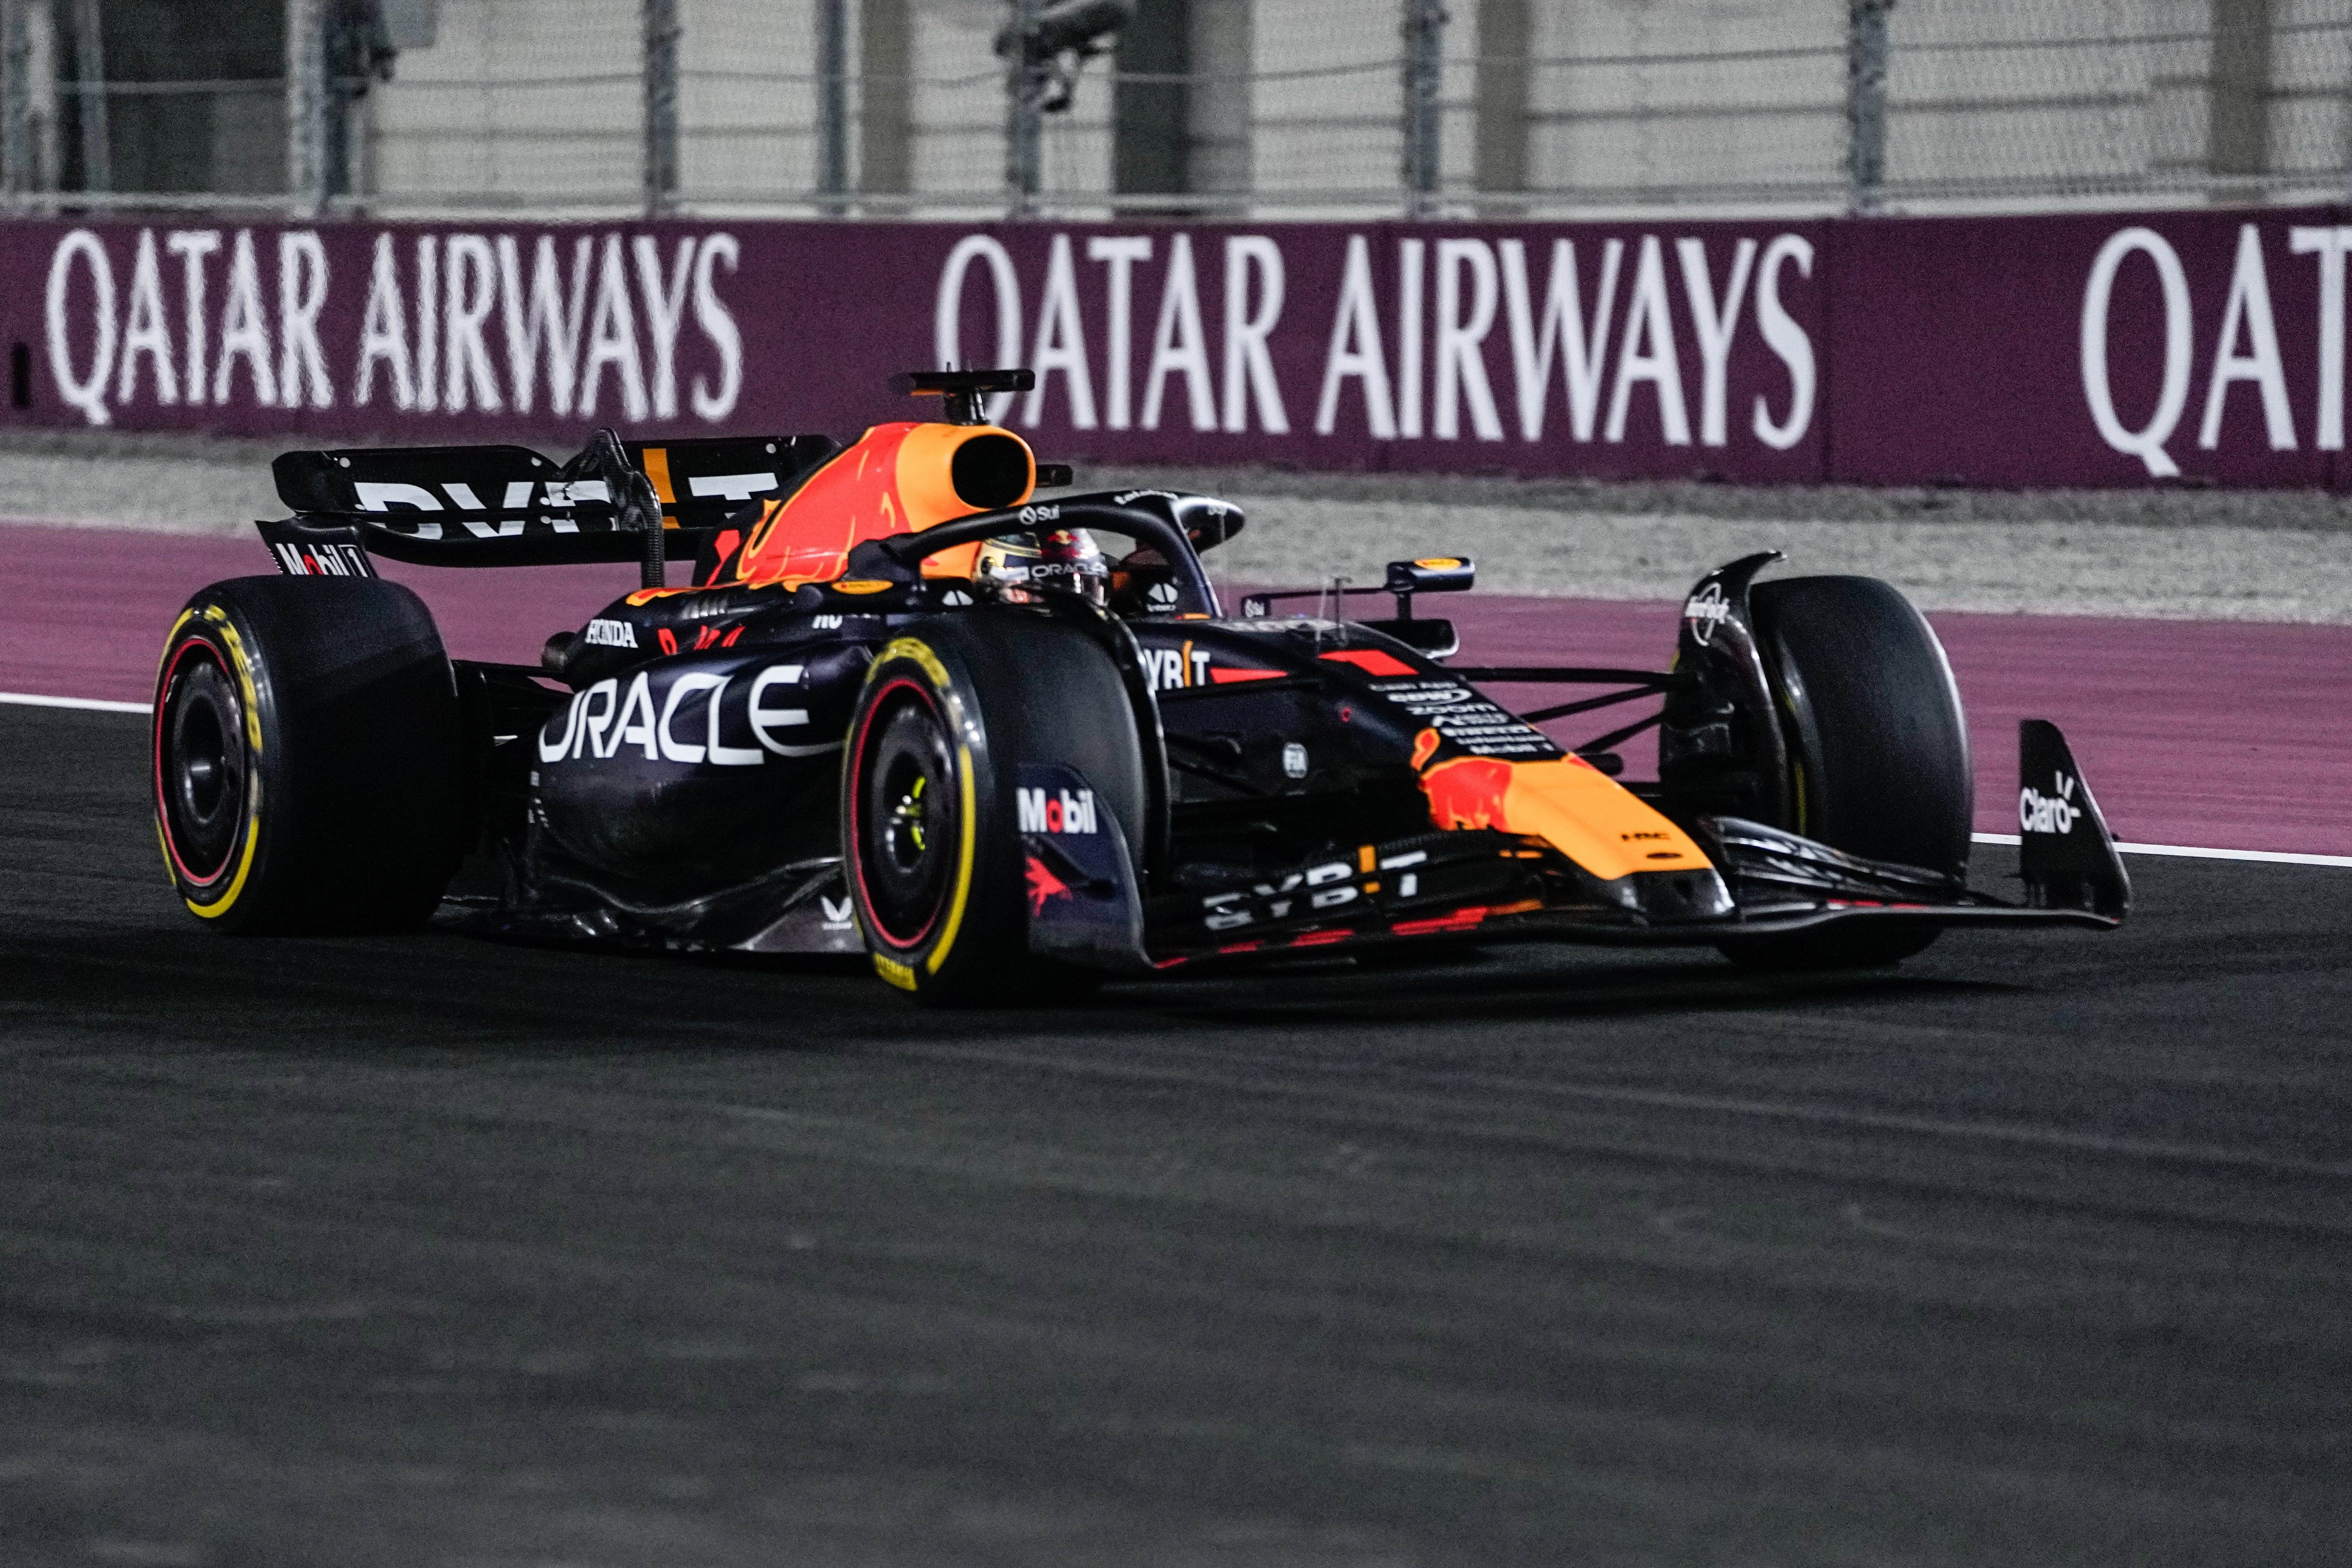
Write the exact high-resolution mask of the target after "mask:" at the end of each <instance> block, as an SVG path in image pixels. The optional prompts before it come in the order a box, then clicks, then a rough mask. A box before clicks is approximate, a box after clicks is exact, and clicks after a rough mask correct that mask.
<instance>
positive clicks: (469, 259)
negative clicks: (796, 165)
mask: <svg viewBox="0 0 2352 1568" xmlns="http://www.w3.org/2000/svg"><path fill="white" fill-rule="evenodd" d="M740 255H741V247H740V246H739V245H738V244H737V242H736V239H735V237H734V236H733V235H731V234H726V233H709V234H693V235H678V236H677V237H675V238H674V239H673V238H672V237H670V236H667V235H665V236H662V237H656V236H653V235H644V234H640V235H634V236H630V237H626V238H624V237H623V235H622V234H621V233H620V232H618V231H614V230H608V231H605V232H604V233H601V234H599V233H593V232H591V233H564V234H562V236H561V237H558V236H557V235H555V234H551V233H544V232H541V233H531V232H523V233H515V232H511V231H498V232H489V233H476V234H467V233H458V234H439V233H434V234H411V233H395V232H394V231H390V230H380V231H377V232H375V233H374V234H373V236H371V235H370V233H369V231H368V230H367V229H365V228H363V227H358V226H353V227H352V228H348V229H341V228H338V229H334V230H330V231H323V232H322V231H320V230H318V229H252V228H240V229H236V230H234V231H231V230H227V229H221V228H165V229H160V230H159V229H155V228H142V229H139V230H138V231H136V234H135V235H134V234H133V233H132V231H131V230H130V229H128V228H112V227H110V228H108V229H106V230H104V231H103V232H101V231H100V230H98V229H92V228H77V229H72V230H69V231H68V233H67V234H66V235H64V236H63V237H61V238H60V239H58V243H57V247H56V248H55V249H54V250H53V251H52V252H51V253H50V256H49V276H48V289H47V329H48V332H47V335H48V366H49V376H50V379H51V380H52V381H53V382H54V383H55V384H56V386H57V391H58V397H59V398H60V399H62V400H63V401H64V402H65V403H66V404H67V405H69V406H71V407H73V408H76V409H79V411H80V413H81V416H82V417H83V418H84V419H86V420H88V421H89V423H90V424H92V425H107V424H110V423H112V422H113V419H114V414H115V411H116V410H117V409H129V408H132V407H136V406H141V405H144V406H147V407H163V408H172V407H179V406H183V405H184V406H187V407H191V408H203V407H251V408H286V409H293V408H309V409H325V408H334V407H337V406H339V405H349V406H352V407H356V408H370V407H373V408H382V409H383V410H384V411H386V412H388V413H392V414H397V415H412V414H414V415H422V414H433V413H436V412H439V413H449V414H462V413H467V412H474V413H479V414H507V413H511V414H516V415H531V414H538V413H541V411H542V410H543V411H544V412H545V413H546V414H548V415H552V416H556V417H558V418H573V419H580V420H590V419H595V418H599V417H602V418H605V419H612V418H614V417H618V418H619V419H621V420H623V421H625V422H628V423H636V422H639V421H643V420H647V419H675V418H676V417H677V416H678V412H679V408H680V405H681V403H683V405H685V406H686V407H688V408H689V409H691V411H692V412H693V414H694V416H695V417H697V418H698V419H701V420H703V421H705V422H707V423H713V424H715V423H717V422H719V421H720V420H723V419H725V418H727V417H728V416H730V414H732V413H733V412H734V411H735V404H736V401H737V398H738V396H739V395H740V393H741V391H742V386H743V338H742V333H741V331H740V329H739V328H738V327H737V325H736V322H735V317H734V313H733V312H732V311H731V310H729V309H728V306H727V304H726V302H725V300H722V299H721V298H720V296H719V286H720V283H721V281H722V279H726V278H728V277H730V276H731V275H732V274H733V273H734V272H735V270H736V267H737V263H738V262H739V260H740ZM173 275H176V276H173ZM167 277H169V281H168V282H167V281H166V279H167Z"/></svg>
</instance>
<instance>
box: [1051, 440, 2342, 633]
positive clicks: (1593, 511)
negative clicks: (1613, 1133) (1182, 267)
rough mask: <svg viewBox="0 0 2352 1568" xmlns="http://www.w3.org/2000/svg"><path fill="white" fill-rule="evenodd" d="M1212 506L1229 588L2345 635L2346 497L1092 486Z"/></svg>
mask: <svg viewBox="0 0 2352 1568" xmlns="http://www.w3.org/2000/svg"><path fill="white" fill-rule="evenodd" d="M1104 477H1108V478H1109V479H1112V480H1113V481H1114V482H1126V483H1148V484H1157V485H1160V486H1162V487H1163V488H1167V489H1200V490H1204V491H1206V492H1208V493H1210V494H1214V495H1221V496H1223V497H1224V498H1225V499H1227V500H1232V501H1233V502H1234V503H1235V504H1236V505H1238V506H1240V507H1241V508H1242V509H1243V510H1244V511H1245V512H1246V513H1247V514H1248V516H1249V526H1248V528H1247V529H1246V530H1244V531H1243V532H1242V533H1241V534H1240V535H1239V536H1238V537H1237V538H1235V539H1234V541H1233V542H1232V543H1231V544H1229V545H1226V546H1225V547H1224V548H1223V549H1221V550H1219V551H1218V552H1216V553H1215V555H1214V556H1213V557H1212V558H1211V560H1212V564H1213V568H1214V570H1215V571H1216V572H1217V574H1219V575H1220V576H1224V577H1231V578H1233V579H1234V580H1235V581H1237V582H1247V583H1272V582H1276V581H1281V582H1290V583H1300V584H1305V583H1311V582H1314V581H1316V580H1317V579H1318V577H1320V578H1328V577H1329V576H1330V575H1332V574H1344V575H1346V576H1348V577H1349V578H1351V579H1352V580H1353V581H1355V582H1357V583H1377V582H1378V581H1380V578H1381V563H1383V562H1386V561H1390V560H1393V559H1396V558H1398V557H1400V556H1408V555H1425V554H1433V553H1449V554H1465V555H1468V556H1470V557H1472V558H1473V559H1475V561H1476V562H1477V563H1478V580H1479V585H1480V586H1481V587H1485V588H1489V589H1496V590H1500V591H1502V592H1506V593H1513V594H1548V595H1570V596H1575V597H1580V598H1596V599H1672V598H1678V597H1680V596H1681V595H1683V594H1684V593H1685V592H1687V591H1688V590H1689V587H1690V585H1691V584H1692V582H1693V581H1694V580H1695V579H1696V578H1697V577H1698V576H1699V575H1700V574H1703V573H1705V572H1706V571H1707V570H1709V569H1710V568H1712V567H1714V566H1716V565H1717V564H1719V563H1722V562H1725V561H1728V560H1731V559H1733V558H1735V557H1737V556H1740V555H1746V554H1748V553H1751V552H1755V551H1759V550H1778V551H1780V552H1783V553H1784V554H1786V555H1787V556H1788V558H1789V559H1788V562H1787V563H1786V564H1785V565H1783V566H1777V567H1774V568H1772V569H1771V570H1772V571H1773V572H1774V573H1801V574H1812V573H1860V574H1865V575H1868V576H1873V577H1884V578H1885V579H1886V580H1887V581H1888V582H1891V583H1894V584H1896V585H1897V586H1899V587H1901V588H1902V589H1903V591H1904V592H1905V593H1906V594H1907V595H1910V596H1911V598H1912V599H1913V600H1914V601H1915V602H1916V603H1917V604H1919V605H1921V606H1922V607H1924V608H1927V609H1937V610H1987V611H1995V612H2030V613H2035V614H2042V615H2094V616H2146V617H2155V618H2164V619H2192V620H2229V621H2312V622H2330V623H2337V624H2342V623H2347V622H2352V500H2345V499H2340V498H2337V497H2336V496H2332V495H2326V494H2321V493H2311V492H2302V491H2289V492H2222V491H2210V490H2209V491H2194V490H2173V491H2136V490H2122V491H2116V490H2062V491H2049V492H2034V491H1986V490H1870V489H1859V488H1853V487H1839V488H1826V487H1823V488H1806V489H1760V488H1745V487H1735V486H1725V485H1690V484H1683V485H1662V484H1625V485H1601V484H1564V483H1558V482H1552V483H1545V482H1528V481H1513V480H1507V479H1433V478H1430V477H1427V476H1422V475H1396V476H1385V475H1361V474H1349V475H1338V476H1321V475H1307V474H1296V473H1280V472H1273V471H1267V470H1250V469H1226V470H1223V471H1219V470H1211V469H1201V470H1192V469H1186V470H1171V469H1141V468H1134V469H1123V470H1116V471H1114V472H1113V473H1111V474H1109V475H1108V476H1104V475H1101V474H1099V473H1098V472H1097V471H1092V470H1090V471H1087V472H1085V473H1082V474H1081V479H1083V480H1084V481H1085V482H1087V483H1088V484H1089V485H1092V484H1094V483H1096V482H1097V479H1098V478H1104Z"/></svg>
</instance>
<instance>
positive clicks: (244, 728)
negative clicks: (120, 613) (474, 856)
mask: <svg viewBox="0 0 2352 1568" xmlns="http://www.w3.org/2000/svg"><path fill="white" fill-rule="evenodd" d="M460 749H461V740H460V723H459V714H458V701H457V688H456V684H455V682H454V679H453V678H452V675H451V671H450V668H449V660H448V657H447V655H446V653H444V651H443V649H442V647H441V638H440V635H439V633H438V632H436V630H435V629H434V626H433V619H432V616H430V614H428V613H427V612H426V610H425V605H424V604H423V603H422V602H421V601H419V600H418V598H417V597H416V595H415V594H413V593H411V592H409V591H408V590H407V589H406V588H404V587H401V586H400V585H398V584H393V583H385V582H381V581H378V580H374V579H368V578H354V579H333V578H330V579H323V580H321V579H314V578H294V577H238V578H232V579H230V580H229V581H227V582H223V583H215V584H213V585H212V586H211V587H209V588H206V589H205V590H204V591H203V592H201V593H199V594H197V595H195V596H194V598H192V599H190V600H189V601H188V604H187V606H186V608H184V610H182V611H181V613H180V616H179V618H178V620H176V621H175V622H174V623H173V626H172V631H171V634H170V636H169V637H167V638H166V639H165V643H164V648H163V662H162V664H161V666H160V667H159V668H158V671H157V675H156V682H155V708H154V719H153V746H152V757H153V785H154V795H155V826H156V835H157V837H158V838H159V839H160V840H161V841H162V845H163V859H164V863H165V866H166V868H167V869H168V870H169V872H170V874H171V878H172V884H173V890H174V891H175V892H177V893H178V895H179V897H180V899H181V901H182V902H183V903H184V904H185V905H186V907H187V909H188V911H189V913H191V914H193V915H194V916H195V917H197V919H199V920H200V921H204V922H205V925H206V926H207V927H209V928H210V929H212V930H214V931H224V932H230V933H236V934H241V935H258V934H283V935H307V934H314V933H326V932H338V931H388V930H397V929H400V928H403V927H410V926H415V925H418V924H421V923H422V922H423V921H425V919H426V918H427V917H429V916H430V915H431V914H432V912H433V910H434V908H435V907H436V905H437V904H438V903H439V901H440V899H441V894H442V892H443V890H444V889H446V887H447V886H448V883H449V879H450V876H451V874H452V873H453V872H454V871H455V870H456V868H457V860H458V858H459V854H460V851H461V840H462V827H463V823H464V820H465V805H466V803H465V794H464V788H465V785H464V773H463V770H462V768H461V765H460Z"/></svg>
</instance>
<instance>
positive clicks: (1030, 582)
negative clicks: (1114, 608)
mask: <svg viewBox="0 0 2352 1568" xmlns="http://www.w3.org/2000/svg"><path fill="white" fill-rule="evenodd" d="M971 575H972V581H973V582H975V583H980V584H986V585H988V586H991V587H992V588H994V589H995V590H996V593H997V595H999V596H1000V597H1002V598H1004V599H1007V600H1010V601H1011V602H1012V603H1013V604H1016V605H1026V604H1034V603H1035V590H1037V589H1056V588H1058V589H1061V590H1063V591H1064V592H1066V593H1073V594H1077V595H1083V596H1084V597H1085V598H1086V599H1087V601H1088V602H1090V603H1092V604H1096V605H1101V604H1105V603H1108V600H1109V597H1110V563H1109V562H1108V561H1106V560H1104V559H1103V552H1102V549H1101V547H1100V546H1098V545H1097V544H1096V543H1095V541H1094V535H1092V534H1090V533H1088V532H1087V531H1086V530H1085V529H1083V528H1057V529H1055V530H1054V531H1052V532H1050V533H1041V534H1039V535H1038V536H1037V537H1036V538H1034V540H1033V539H1031V538H1030V537H1029V536H1028V535H1027V534H1025V533H1009V534H1003V535H1000V536H999V537H997V538H995V539H992V540H989V541H987V542H984V543H982V545H981V547H980V554H979V557H978V558H977V559H976V560H975V561H974V562H973V563H972V571H971Z"/></svg>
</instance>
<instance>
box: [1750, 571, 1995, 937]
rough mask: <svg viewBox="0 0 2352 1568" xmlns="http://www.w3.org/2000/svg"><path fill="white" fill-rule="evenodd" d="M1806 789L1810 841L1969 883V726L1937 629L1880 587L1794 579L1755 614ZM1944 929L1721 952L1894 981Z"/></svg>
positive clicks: (1883, 930)
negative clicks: (1890, 968) (1889, 970)
mask: <svg viewBox="0 0 2352 1568" xmlns="http://www.w3.org/2000/svg"><path fill="white" fill-rule="evenodd" d="M1749 605H1750V614H1751V616H1752V617H1753V620H1754V624H1755V627H1756V637H1757V643H1758V646H1759V647H1760V648H1761V649H1762V650H1763V654H1764V662H1765V667H1766V669H1767V672H1768V673H1769V676H1770V678H1771V684H1772V696H1773V700H1775V702H1777V703H1778V704H1779V706H1780V720H1781V727H1782V730H1783V731H1784V732H1785V733H1786V734H1787V736H1788V739H1789V752H1790V761H1791V765H1792V766H1793V768H1794V769H1795V773H1796V778H1795V779H1794V781H1793V783H1794V784H1795V786H1796V787H1795V789H1794V792H1793V794H1794V798H1795V799H1796V802H1797V816H1796V820H1795V821H1793V822H1790V823H1788V824H1786V825H1785V826H1788V827H1790V828H1792V829H1793V830H1795V831H1796V832H1798V833H1801V834H1803V835H1804V836H1805V837H1808V838H1811V839H1814V840H1816V841H1818V842H1820V843H1822V844H1826V845H1829V846H1830V847H1832V848H1835V849H1843V850H1844V851H1846V852H1847V853H1848V854H1851V855H1860V856H1864V857H1866V858H1870V859H1873V860H1888V861H1893V862H1895V864H1897V865H1904V866H1916V867H1920V868H1925V869H1927V870H1930V871H1937V872H1941V873H1944V874H1946V875H1948V876H1954V877H1965V876H1966V875H1967V872H1968V863H1969V843H1970V838H1969V828H1970V826H1971V817H1972V815H1973V812H1974V809H1975V785H1974V779H1973V775H1972V773H1971V769H1970V763H1969V731H1968V721H1967V719H1966V718H1965V717H1964V716H1963V714H1962V712H1961V710H1960V693H1959V688H1958V685H1957V684H1956V683H1955V682H1954V681H1953V679H1952V670H1951V666H1950V664H1949V663H1948V662H1947V661H1946V659H1945V658H1944V648H1943V645H1942V644H1941V643H1940V642H1938V641H1937V638H1936V633H1935V631H1934V629H1933V628H1932V627H1930V626H1928V625H1927V619H1926V617H1924V616H1921V615H1920V614H1919V612H1918V611H1917V610H1916V609H1915V608H1914V607H1913V606H1912V605H1911V602H1910V601H1909V600H1908V599H1906V598H1905V597H1904V596H1903V595H1902V594H1901V593H1900V592H1899V591H1898V590H1896V589H1895V587H1893V586H1892V585H1890V584H1885V583H1882V582H1880V581H1879V580H1878V579H1876V578H1874V577H1790V578H1784V579H1782V580H1780V581H1779V582H1773V583H1762V584H1758V585H1757V587H1756V588H1755V590H1754V592H1753V594H1752V595H1751V597H1750V600H1749ZM1936 937H1937V928H1936V927H1933V926H1927V925H1914V924H1911V923H1910V922H1907V921H1906V922H1903V923H1899V924H1898V923H1893V922H1882V923H1871V922H1854V923H1852V924H1845V925H1835V926H1829V927H1824V928H1822V929H1821V930H1819V931H1799V932H1792V933H1790V934H1789V935H1785V936H1766V937H1748V938H1743V939H1740V940H1738V941H1736V942H1725V943H1723V944H1722V948H1723V952H1724V954H1725V955H1726V956H1727V957H1728V958H1730V959H1731V960H1732V961H1733V962H1734V963H1738V964H1741V965H1743V966H1745V967H1748V968H1755V969H1771V970H1788V969H1800V970H1809V969H1847V968H1882V967H1885V966H1886V965H1888V964H1893V963H1900V962H1901V961H1902V960H1904V959H1906V958H1908V957H1910V956H1911V955H1912V954H1913V953H1916V952H1919V951H1920V950H1922V949H1923V948H1925V947H1927V944H1928V943H1929V942H1934V941H1935V940H1936Z"/></svg>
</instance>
